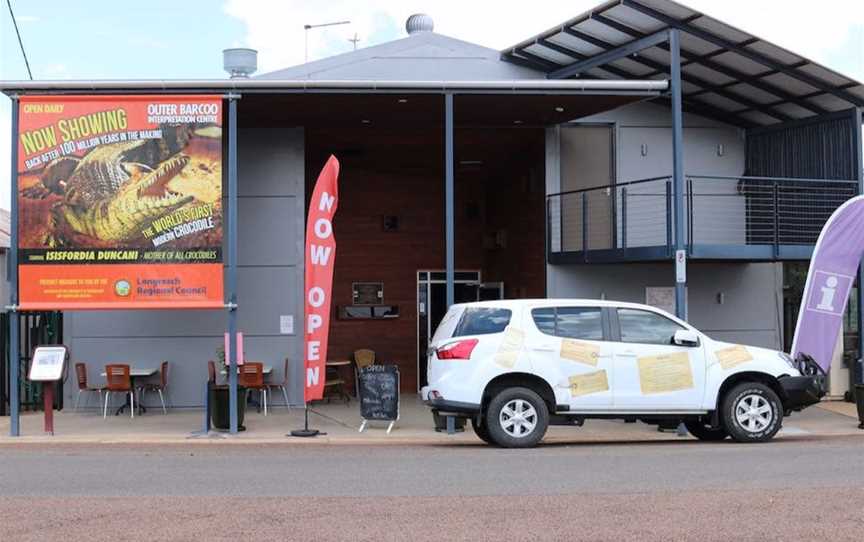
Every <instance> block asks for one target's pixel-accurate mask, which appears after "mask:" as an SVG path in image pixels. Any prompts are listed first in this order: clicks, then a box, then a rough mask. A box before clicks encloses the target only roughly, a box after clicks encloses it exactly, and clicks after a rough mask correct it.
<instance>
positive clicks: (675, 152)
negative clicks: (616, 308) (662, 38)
mask: <svg viewBox="0 0 864 542" xmlns="http://www.w3.org/2000/svg"><path fill="white" fill-rule="evenodd" d="M669 66H670V71H671V74H670V75H671V80H670V81H669V87H670V91H671V93H672V201H673V207H674V208H675V252H676V254H677V253H678V251H679V250H684V158H683V154H684V134H683V133H684V120H683V116H682V111H681V109H682V103H681V45H680V33H679V30H678V29H676V28H672V29H670V30H669ZM685 262H686V260H685ZM676 265H677V263H676ZM684 265H686V263H685V264H684ZM677 275H678V273H677V272H676V280H675V316H677V317H678V318H681V319H682V320H683V319H686V318H687V299H686V291H687V283H686V282H684V281H681V282H679V281H678V280H677Z"/></svg>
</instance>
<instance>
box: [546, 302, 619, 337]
mask: <svg viewBox="0 0 864 542" xmlns="http://www.w3.org/2000/svg"><path fill="white" fill-rule="evenodd" d="M531 317H532V318H533V319H534V325H536V326H537V329H539V330H540V332H542V333H545V334H546V335H554V336H556V337H564V338H566V339H583V340H587V341H602V340H603V311H602V310H601V309H600V308H598V307H544V308H540V309H532V310H531Z"/></svg>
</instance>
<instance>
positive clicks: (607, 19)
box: [502, 0, 864, 127]
mask: <svg viewBox="0 0 864 542" xmlns="http://www.w3.org/2000/svg"><path fill="white" fill-rule="evenodd" d="M670 29H678V30H679V31H680V32H681V71H682V73H681V78H682V90H683V99H684V105H685V109H687V110H689V111H692V112H694V113H697V114H700V115H703V116H707V117H711V118H714V119H717V120H721V121H723V122H727V123H730V124H735V125H738V126H742V127H756V126H766V125H771V124H776V123H781V122H789V121H796V120H800V119H805V118H808V117H812V116H817V115H825V114H830V113H833V112H837V111H843V110H848V109H850V108H853V107H864V85H862V83H860V82H859V81H855V80H854V79H851V78H849V77H846V76H844V75H842V74H840V73H837V72H835V71H833V70H830V69H828V68H826V67H824V66H821V65H819V64H816V63H815V62H812V61H810V60H808V59H806V58H804V57H802V56H800V55H797V54H795V53H793V52H791V51H788V50H786V49H783V48H782V47H778V46H777V45H774V44H772V43H769V42H767V41H765V40H762V39H760V38H758V37H755V36H753V35H752V34H749V33H747V32H743V31H741V30H738V29H737V28H733V27H732V26H730V25H728V24H726V23H724V22H722V21H719V20H717V19H715V18H713V17H710V16H708V15H705V14H703V13H700V12H698V11H696V10H694V9H691V8H688V7H686V6H683V5H681V4H678V3H676V2H672V1H670V0H612V1H609V2H607V3H605V4H602V5H600V6H598V7H597V8H595V9H593V10H591V11H589V12H587V13H584V14H582V15H580V16H578V17H576V18H574V19H570V20H569V21H566V22H565V23H563V24H561V25H560V26H557V27H555V28H553V29H550V30H548V31H546V32H543V33H542V34H539V35H537V36H535V37H533V38H531V39H529V40H526V41H523V42H521V43H519V44H517V45H515V46H513V47H510V48H508V49H506V50H504V51H503V52H502V59H504V60H509V61H512V62H518V63H521V64H525V65H528V66H530V67H533V68H535V69H540V70H543V71H545V72H546V73H547V74H548V75H547V77H549V78H550V79H569V78H578V77H588V78H599V79H610V80H620V79H655V78H666V77H667V74H669V73H670V58H669V45H668V42H667V40H666V39H665V37H666V34H667V33H668V31H669V30H670ZM621 50H624V51H627V52H628V55H627V56H626V57H624V58H620V57H619V56H618V55H615V54H613V52H619V53H620V51H621Z"/></svg>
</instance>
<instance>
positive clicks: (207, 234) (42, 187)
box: [17, 95, 224, 310]
mask: <svg viewBox="0 0 864 542" xmlns="http://www.w3.org/2000/svg"><path fill="white" fill-rule="evenodd" d="M17 197H18V224H17V227H18V239H19V242H18V247H19V252H18V258H19V260H18V261H19V284H20V287H19V298H20V308H21V309H22V310H38V309H140V308H217V307H222V306H223V303H224V301H223V290H222V288H223V285H222V281H223V271H222V98H221V96H193V95H183V96H167V95H158V96H157V95H151V96H25V97H22V98H21V101H20V106H19V130H18V194H17Z"/></svg>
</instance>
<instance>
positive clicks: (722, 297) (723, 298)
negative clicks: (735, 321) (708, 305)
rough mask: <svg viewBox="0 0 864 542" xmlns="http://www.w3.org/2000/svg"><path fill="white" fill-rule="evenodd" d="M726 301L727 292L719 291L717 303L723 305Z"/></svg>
mask: <svg viewBox="0 0 864 542" xmlns="http://www.w3.org/2000/svg"><path fill="white" fill-rule="evenodd" d="M725 302H726V294H724V293H723V292H717V304H718V305H722V304H723V303H725Z"/></svg>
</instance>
